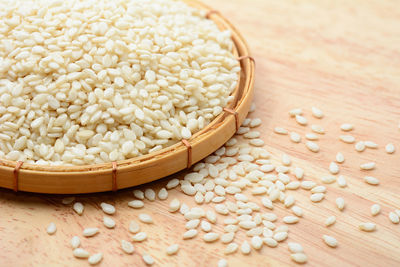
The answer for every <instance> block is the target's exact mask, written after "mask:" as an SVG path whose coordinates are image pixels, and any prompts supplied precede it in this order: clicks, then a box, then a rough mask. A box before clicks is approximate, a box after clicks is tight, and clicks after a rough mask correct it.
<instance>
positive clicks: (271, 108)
mask: <svg viewBox="0 0 400 267" xmlns="http://www.w3.org/2000/svg"><path fill="white" fill-rule="evenodd" d="M205 2H206V3H208V4H209V5H210V6H213V7H214V8H215V9H217V10H220V11H221V12H222V13H223V14H224V15H226V17H228V18H230V20H231V21H232V23H233V24H234V25H235V26H236V27H237V28H238V29H239V30H240V32H241V33H242V34H243V35H244V36H245V38H246V39H247V40H248V43H249V45H250V48H251V50H252V53H253V55H254V57H255V58H256V61H257V70H256V86H255V90H256V94H255V95H256V97H255V102H256V103H257V106H258V108H257V111H256V112H255V113H253V114H252V115H251V117H260V118H262V120H263V125H262V126H261V127H260V128H259V130H260V131H261V132H262V138H263V139H264V140H265V141H266V148H267V149H268V150H269V151H270V152H271V153H272V154H273V157H272V159H273V161H275V162H277V160H278V159H279V158H280V157H281V155H282V153H287V154H289V155H291V156H292V158H293V166H302V167H303V168H304V169H305V170H306V178H305V179H309V180H316V181H317V180H319V179H320V178H321V176H323V175H327V174H328V171H327V167H328V165H329V162H331V161H333V160H334V157H335V155H336V153H337V152H338V151H341V152H342V153H343V154H344V155H345V157H346V161H345V162H344V163H343V164H342V165H341V166H340V167H341V172H340V173H341V174H343V175H345V177H346V178H347V181H348V183H349V187H348V188H345V189H341V188H339V187H338V186H337V185H336V184H333V185H328V193H327V196H326V199H325V200H324V201H323V202H322V203H320V204H312V203H311V202H310V201H309V192H307V191H304V190H297V191H295V192H293V195H294V196H295V197H296V199H297V203H298V205H299V206H301V207H302V208H303V209H304V212H305V215H304V219H302V220H301V221H300V222H299V223H298V224H296V225H293V226H290V235H289V239H288V241H293V242H299V243H301V244H302V245H303V247H304V249H305V252H306V254H307V255H308V258H309V261H308V263H307V265H309V266H364V267H365V266H400V253H399V249H400V225H394V224H392V223H390V222H389V220H388V213H389V212H390V211H392V210H394V209H395V208H400V194H399V189H400V168H399V162H400V161H399V160H400V132H399V128H398V124H399V122H400V109H399V107H400V94H399V90H400V60H399V59H400V47H399V43H400V21H399V17H400V9H399V8H398V2H397V1H380V0H369V1H366V0H353V1H347V0H341V1H339V0H337V1H327V0H324V1H322V0H319V1H311V0H310V1H295V0H280V1H275V0H252V1H247V0H218V1H211V0H206V1H205ZM312 106H317V107H319V108H321V109H322V110H323V111H324V113H325V118H324V119H322V120H317V119H315V118H312V117H311V112H310V109H311V107H312ZM296 107H301V108H303V110H304V111H305V116H306V117H307V118H308V119H309V121H310V123H316V124H320V125H322V126H323V127H324V128H325V129H326V132H327V133H326V134H325V135H323V136H322V137H321V138H320V141H318V144H319V145H320V147H321V152H320V153H317V154H314V153H311V152H310V151H308V150H307V149H306V148H305V146H304V138H303V141H302V143H301V144H294V143H291V142H290V141H289V138H288V136H278V135H276V134H274V133H273V132H272V129H273V128H274V127H276V126H281V127H285V128H287V129H288V130H294V131H297V132H298V133H301V134H305V133H307V132H309V131H310V127H302V126H299V125H298V124H296V123H295V122H294V120H293V119H290V118H289V116H288V110H289V109H291V108H296ZM345 122H346V123H347V122H348V123H353V124H354V125H355V129H354V131H353V132H352V133H351V134H352V135H354V136H355V137H356V138H357V139H358V140H372V141H375V142H376V143H378V144H379V149H378V150H366V151H364V152H362V153H359V152H356V151H355V150H354V146H353V145H348V144H344V143H341V142H339V141H338V136H339V135H340V134H341V131H340V129H339V126H340V125H341V124H342V123H345ZM389 142H392V143H394V144H395V145H396V146H397V149H398V151H397V152H396V153H395V154H393V155H388V154H386V153H385V152H384V146H385V145H386V143H389ZM367 161H375V162H376V163H377V168H376V170H373V171H370V172H368V174H371V175H373V176H376V177H379V179H380V181H381V184H380V185H379V186H377V187H374V186H370V185H367V184H365V183H364V182H363V181H362V178H363V176H364V175H366V172H362V171H360V170H359V164H360V163H363V162H367ZM177 176H179V177H180V176H182V174H178V175H177ZM166 182H167V179H163V180H160V181H158V182H156V183H153V184H151V185H146V186H142V187H141V188H142V189H144V188H146V187H150V186H151V187H153V188H157V189H158V188H161V186H164V185H165V184H166ZM131 191H132V190H123V191H121V192H118V193H105V194H96V195H87V196H79V197H78V198H77V199H78V200H79V201H82V202H83V203H84V204H85V212H84V214H83V216H78V215H76V214H75V213H74V212H73V211H72V209H71V207H70V206H64V205H62V204H61V203H60V202H61V198H62V197H59V196H43V195H34V194H27V193H18V194H14V193H13V192H10V191H7V190H1V191H0V210H1V216H0V265H1V266H88V264H87V261H85V260H77V259H75V258H74V257H73V256H72V251H71V248H70V247H69V240H70V238H71V237H72V236H73V235H81V231H82V229H83V228H84V227H95V226H98V227H100V229H101V233H100V234H99V235H97V236H96V237H93V238H89V239H84V240H83V247H84V248H86V249H87V250H89V251H90V252H92V253H94V252H99V251H101V252H103V253H104V254H105V256H104V259H103V261H102V263H101V264H100V266H143V265H144V263H143V261H142V260H141V258H140V254H141V253H142V252H144V251H146V252H148V253H150V254H151V255H153V256H154V258H155V260H156V262H157V263H158V265H157V266H216V264H217V261H218V259H220V258H222V257H224V258H227V259H228V260H229V266H283V265H292V264H293V263H292V262H291V260H290V258H289V251H288V249H287V241H286V242H284V243H282V244H280V245H279V247H278V248H275V249H272V248H268V247H265V246H264V247H263V248H262V249H261V251H259V252H257V251H254V250H253V251H252V253H251V255H249V256H243V255H241V253H240V252H237V253H236V254H235V255H231V256H224V255H223V249H224V246H223V245H222V244H221V243H220V242H219V243H215V244H205V243H204V242H203V241H202V240H201V238H200V237H197V238H196V239H193V240H190V241H183V240H182V238H181V235H182V232H183V231H184V222H185V220H184V218H183V217H182V216H180V215H177V214H171V213H169V212H168V211H167V205H168V203H169V200H171V199H172V198H174V197H178V198H179V199H181V200H183V201H185V203H187V204H189V205H190V206H194V205H195V204H194V202H193V201H192V198H190V197H187V196H184V195H183V194H182V193H180V192H179V191H178V190H172V191H170V192H169V193H170V196H169V200H167V201H156V202H153V203H149V202H146V205H145V208H144V209H142V210H133V209H131V208H129V207H128V206H127V202H128V201H130V200H132V199H133V196H132V193H131ZM338 196H342V197H343V198H344V199H345V200H346V203H347V206H346V208H345V210H344V211H343V212H339V211H338V210H337V209H336V207H335V204H334V202H335V199H336V197H338ZM101 201H106V202H109V203H113V204H115V205H116V207H117V213H116V214H115V215H114V216H113V217H114V218H115V220H116V222H117V227H116V229H115V230H107V229H105V228H104V226H102V217H103V213H102V212H101V210H99V204H100V203H101ZM258 201H259V200H258ZM375 202H377V203H380V204H381V205H382V213H381V214H380V215H378V216H376V217H372V216H371V215H370V212H369V209H370V206H371V205H372V204H373V203H375ZM203 208H205V209H207V208H210V207H208V206H205V205H203ZM140 212H146V213H149V214H151V215H152V216H153V218H154V220H155V222H156V223H155V224H154V225H145V226H143V229H144V231H146V232H147V233H148V234H149V239H148V241H146V242H143V243H141V244H135V247H136V252H135V254H133V255H126V254H123V253H122V251H121V250H120V248H119V242H120V239H127V240H129V235H128V233H127V231H126V228H127V225H128V222H129V221H130V220H132V219H135V218H136V216H137V214H138V213H140ZM274 212H275V213H276V214H277V215H278V216H279V217H280V218H281V217H282V216H284V215H286V214H289V211H288V210H286V209H284V208H282V206H281V205H278V207H276V208H275V210H274ZM329 215H335V216H337V223H336V224H335V225H334V226H332V227H330V228H326V227H325V226H324V221H325V218H326V217H327V216H329ZM222 219H223V218H221V216H220V218H219V222H220V223H219V224H218V226H214V229H215V230H216V231H218V232H222V231H223V230H222V223H221V222H222ZM363 221H373V222H375V223H377V225H378V230H377V231H376V232H373V233H364V232H361V231H359V230H358V229H357V226H358V224H359V223H360V222H363ZM50 222H55V223H56V225H57V227H58V231H57V233H56V234H55V235H54V236H48V235H47V234H46V232H45V228H46V226H47V224H48V223H50ZM323 234H329V235H332V236H335V237H336V239H337V240H338V242H339V246H338V247H337V248H336V249H332V248H329V247H327V246H326V245H325V244H324V243H323V242H322V240H321V236H322V235H323ZM244 239H245V235H244V234H243V233H240V234H238V235H237V237H236V239H235V241H236V242H238V243H239V244H241V242H242V241H243V240H244ZM172 243H179V244H180V245H181V250H180V251H179V254H178V256H174V257H168V256H166V255H165V248H166V247H167V246H168V245H169V244H172Z"/></svg>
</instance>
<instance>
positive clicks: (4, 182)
mask: <svg viewBox="0 0 400 267" xmlns="http://www.w3.org/2000/svg"><path fill="white" fill-rule="evenodd" d="M185 2H187V4H189V5H190V6H193V7H196V8H199V9H202V10H205V11H206V12H208V13H207V17H208V18H209V19H212V20H213V21H214V22H215V23H216V24H217V25H218V26H219V27H220V29H230V30H231V32H232V40H233V42H234V44H235V48H234V53H235V55H236V56H237V57H238V60H240V64H241V72H240V77H239V82H238V86H237V88H236V89H235V90H234V92H233V94H234V96H235V98H234V101H233V102H232V103H231V104H230V106H229V107H227V109H225V110H224V112H222V113H221V114H220V115H219V116H218V117H216V118H215V119H214V120H213V121H212V122H211V123H210V124H209V125H207V126H206V127H205V128H204V129H202V130H201V131H199V132H197V133H196V134H194V135H193V136H192V137H191V138H190V139H189V140H184V141H183V142H179V143H177V144H175V145H172V146H170V147H167V148H164V149H162V150H159V151H156V152H153V153H150V154H147V155H143V156H140V157H135V158H132V159H128V160H123V161H118V162H112V163H111V162H110V163H105V164H97V165H85V166H41V165H34V164H23V163H22V162H15V161H7V160H1V161H0V187H4V188H9V189H14V190H15V191H27V192H36V193H49V194H81V193H94V192H104V191H111V190H113V191H115V190H117V189H122V188H127V187H132V186H135V185H139V184H144V183H148V182H151V181H154V180H157V179H160V178H162V177H165V176H168V175H171V174H173V173H176V172H178V171H181V170H183V169H185V168H187V167H190V165H192V164H194V163H196V162H198V161H200V160H201V159H203V158H205V157H206V156H208V155H209V154H211V153H212V152H214V151H215V150H216V149H218V148H219V147H220V146H222V145H223V144H224V143H225V142H226V141H228V140H229V138H231V137H232V136H233V135H234V133H235V132H236V130H237V127H238V126H239V125H240V124H241V123H242V121H243V120H244V119H245V118H246V116H247V113H248V111H249V109H250V105H251V101H252V98H253V84H254V68H255V64H254V60H252V58H251V57H250V56H249V50H248V47H247V44H246V42H245V41H244V39H243V38H242V36H241V35H240V34H239V32H238V31H237V30H236V29H235V28H234V27H233V26H232V25H231V24H230V23H229V22H228V20H226V19H225V18H224V17H223V16H222V15H220V13H219V12H216V11H214V10H212V9H210V8H209V7H207V6H205V5H204V4H202V3H200V2H198V1H197V0H185Z"/></svg>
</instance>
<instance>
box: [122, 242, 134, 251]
mask: <svg viewBox="0 0 400 267" xmlns="http://www.w3.org/2000/svg"><path fill="white" fill-rule="evenodd" d="M121 249H122V251H123V252H125V253H126V254H132V253H133V252H135V247H134V246H133V245H132V243H131V242H129V241H126V240H123V239H122V240H121Z"/></svg>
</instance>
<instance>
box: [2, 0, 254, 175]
mask: <svg viewBox="0 0 400 267" xmlns="http://www.w3.org/2000/svg"><path fill="white" fill-rule="evenodd" d="M183 2H185V3H187V4H188V5H189V6H191V7H195V8H198V9H200V10H205V11H208V12H210V14H212V16H211V15H210V16H209V17H208V18H209V19H211V20H213V21H214V22H216V20H217V21H220V22H222V23H223V24H224V25H223V26H224V28H225V29H230V30H231V31H232V32H234V33H235V34H236V35H237V37H238V40H239V41H240V42H241V45H242V46H243V47H244V52H246V53H245V54H242V53H240V51H239V49H238V44H237V43H236V42H235V40H233V39H232V41H233V43H234V54H236V55H237V56H238V57H240V56H249V55H250V54H249V49H248V45H247V43H246V41H245V40H244V38H243V37H242V35H241V34H240V33H239V32H238V30H237V29H236V28H235V27H234V26H233V25H232V24H231V23H230V22H229V21H228V20H227V19H226V18H225V17H223V16H222V15H221V14H220V13H219V12H218V11H215V10H214V9H212V8H210V7H209V6H207V5H205V4H204V3H202V2H200V1H198V0H183ZM217 25H219V24H218V23H217ZM239 64H241V62H240V63H239ZM243 64H244V63H243ZM254 68H255V65H254V61H251V63H250V72H251V73H254ZM242 72H243V68H241V71H240V73H239V79H238V84H237V87H236V88H235V89H234V91H233V92H232V95H234V93H236V94H238V93H240V91H241V89H240V79H241V73H242ZM245 78H246V80H247V78H248V77H247V75H245ZM253 80H254V79H252V80H250V85H249V86H251V87H252V84H253V82H254V81H253ZM245 82H246V81H245ZM244 89H245V88H244ZM242 91H244V90H242ZM244 97H245V94H244V92H242V95H241V96H239V97H238V98H237V99H235V101H233V105H232V103H231V104H230V105H231V106H229V107H230V108H232V109H236V108H237V107H239V106H240V104H241V103H242V101H243V99H244ZM235 98H236V97H235ZM228 115H229V114H226V112H221V114H219V115H218V116H217V117H215V118H214V119H213V120H212V121H211V122H210V123H209V124H208V125H206V127H204V128H203V129H201V130H200V131H198V132H196V133H195V134H194V135H192V137H191V138H190V139H188V141H190V143H191V144H195V143H196V142H199V139H200V137H203V136H206V135H209V134H211V132H212V131H210V129H213V128H215V127H218V124H221V123H222V122H224V121H225V120H226V118H227V117H228ZM180 149H187V148H186V146H184V145H183V144H182V142H180V141H178V142H177V143H175V144H173V145H171V146H168V147H165V148H163V149H161V150H158V151H155V152H151V153H148V154H145V155H141V156H137V157H133V158H130V159H125V160H120V161H116V163H117V165H118V170H119V171H120V170H123V169H125V168H129V167H132V166H137V165H140V164H141V163H144V162H147V163H148V162H151V161H156V160H157V159H158V158H160V157H162V156H164V155H165V154H169V153H171V152H174V151H177V150H180ZM17 166H18V162H17V161H10V160H6V159H0V171H1V170H2V169H4V168H7V169H10V168H11V169H14V170H15V169H16V168H18V171H24V172H40V173H42V174H46V173H48V174H49V173H57V174H61V175H68V174H74V173H79V174H88V173H90V174H93V173H104V172H107V173H110V172H111V171H112V170H113V165H112V162H107V163H101V164H89V165H76V166H66V165H38V164H31V163H24V164H23V165H22V166H19V167H20V168H19V167H17Z"/></svg>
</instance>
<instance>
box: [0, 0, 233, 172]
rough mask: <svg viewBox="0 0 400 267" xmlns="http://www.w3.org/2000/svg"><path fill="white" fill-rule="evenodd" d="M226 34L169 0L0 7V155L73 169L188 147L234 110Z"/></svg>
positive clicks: (0, 2) (74, 0)
mask: <svg viewBox="0 0 400 267" xmlns="http://www.w3.org/2000/svg"><path fill="white" fill-rule="evenodd" d="M232 49H233V42H232V40H231V38H230V32H229V31H220V30H219V29H218V27H217V25H216V24H215V23H214V22H213V21H211V20H209V19H206V18H205V12H203V11H199V10H197V9H194V8H191V7H189V6H187V5H186V4H184V3H183V2H181V1H173V0H69V1H63V0H55V1H49V0H27V1H26V0H12V1H8V0H0V157H1V158H5V159H8V160H14V161H16V160H20V161H24V162H27V163H36V164H50V165H83V164H97V163H104V162H110V161H117V160H123V159H128V158H132V157H136V156H139V155H143V154H147V153H150V152H152V151H156V150H159V149H162V148H164V147H166V146H170V145H172V144H174V143H176V142H179V141H180V140H181V139H182V138H185V139H187V138H190V137H191V136H192V134H194V133H195V132H197V131H199V130H200V129H202V128H204V127H205V126H206V125H207V124H208V123H209V122H210V121H212V120H213V119H214V118H215V117H216V116H217V115H218V114H220V113H221V112H222V110H223V107H224V106H226V105H227V104H228V103H229V101H231V100H232V96H230V94H231V92H232V91H233V90H234V88H235V87H236V85H237V82H238V77H239V76H238V73H239V71H240V66H239V62H238V61H237V59H236V58H235V56H234V55H233V54H232Z"/></svg>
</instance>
